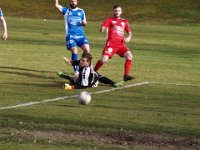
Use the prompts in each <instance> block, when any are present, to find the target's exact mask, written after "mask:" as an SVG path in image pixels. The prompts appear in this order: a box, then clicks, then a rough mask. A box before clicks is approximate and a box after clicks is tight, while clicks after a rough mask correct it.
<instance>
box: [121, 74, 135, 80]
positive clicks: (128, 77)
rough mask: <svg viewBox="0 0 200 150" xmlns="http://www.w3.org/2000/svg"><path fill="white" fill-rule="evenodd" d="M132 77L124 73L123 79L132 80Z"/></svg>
mask: <svg viewBox="0 0 200 150" xmlns="http://www.w3.org/2000/svg"><path fill="white" fill-rule="evenodd" d="M133 79H135V77H134V76H130V75H124V81H129V80H133Z"/></svg>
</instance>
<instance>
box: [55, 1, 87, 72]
mask: <svg viewBox="0 0 200 150" xmlns="http://www.w3.org/2000/svg"><path fill="white" fill-rule="evenodd" d="M69 4H70V8H66V7H63V6H61V5H59V1H58V0H55V7H56V8H57V9H58V10H59V11H60V12H61V13H62V14H63V15H64V19H65V30H66V46H67V49H68V50H70V51H71V53H72V60H78V48H77V46H79V47H81V48H82V50H83V52H88V53H89V52H90V47H89V43H88V40H87V38H86V36H85V34H84V29H83V26H85V25H86V24H87V22H86V16H85V12H84V10H83V9H80V8H78V7H77V0H69ZM74 71H75V75H78V66H77V65H74Z"/></svg>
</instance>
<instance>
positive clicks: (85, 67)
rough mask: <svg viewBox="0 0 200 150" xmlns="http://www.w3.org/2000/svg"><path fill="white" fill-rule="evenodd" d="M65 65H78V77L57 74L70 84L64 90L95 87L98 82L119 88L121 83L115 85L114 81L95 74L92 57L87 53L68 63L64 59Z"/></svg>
mask: <svg viewBox="0 0 200 150" xmlns="http://www.w3.org/2000/svg"><path fill="white" fill-rule="evenodd" d="M65 61H66V63H69V64H71V65H73V66H74V65H79V76H78V77H76V76H73V77H71V76H68V75H66V74H64V73H63V72H58V73H57V74H58V76H59V77H61V78H65V79H67V80H69V81H70V82H71V84H73V85H70V84H65V90H73V89H81V88H87V87H97V85H98V82H101V83H105V84H110V85H112V86H113V87H118V86H121V85H122V83H115V82H114V81H112V80H110V79H108V78H107V77H104V76H102V75H99V74H97V73H96V72H95V71H94V70H93V69H92V67H91V61H92V56H91V54H89V53H83V54H82V57H81V59H80V60H71V61H69V60H68V59H67V58H65Z"/></svg>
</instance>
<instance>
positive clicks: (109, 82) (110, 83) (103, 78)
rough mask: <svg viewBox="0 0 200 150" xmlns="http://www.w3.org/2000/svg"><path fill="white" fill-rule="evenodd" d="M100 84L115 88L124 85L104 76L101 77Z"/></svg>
mask: <svg viewBox="0 0 200 150" xmlns="http://www.w3.org/2000/svg"><path fill="white" fill-rule="evenodd" d="M99 82H101V83H104V84H109V85H112V86H113V87H120V86H122V85H123V83H122V82H120V83H116V82H114V81H113V80H111V79H109V78H107V77H105V76H102V75H99Z"/></svg>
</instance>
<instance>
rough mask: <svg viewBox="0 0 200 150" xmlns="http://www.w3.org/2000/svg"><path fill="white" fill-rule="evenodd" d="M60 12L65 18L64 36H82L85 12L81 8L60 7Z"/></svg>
mask: <svg viewBox="0 0 200 150" xmlns="http://www.w3.org/2000/svg"><path fill="white" fill-rule="evenodd" d="M62 14H63V15H64V19H65V30H66V36H68V35H75V36H84V29H83V25H82V21H83V20H85V12H84V10H83V9H80V8H76V9H71V8H66V7H63V8H62Z"/></svg>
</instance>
